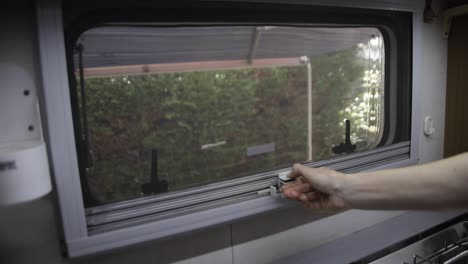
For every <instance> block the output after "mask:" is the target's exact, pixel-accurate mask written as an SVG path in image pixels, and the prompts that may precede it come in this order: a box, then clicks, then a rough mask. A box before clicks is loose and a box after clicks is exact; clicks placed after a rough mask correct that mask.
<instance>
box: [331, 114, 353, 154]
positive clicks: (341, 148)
mask: <svg viewBox="0 0 468 264" xmlns="http://www.w3.org/2000/svg"><path fill="white" fill-rule="evenodd" d="M345 123H346V135H345V136H346V137H345V142H343V143H341V144H340V145H338V146H333V147H332V151H333V153H335V154H343V153H352V152H354V151H356V144H352V143H351V122H350V121H349V120H348V119H346V121H345Z"/></svg>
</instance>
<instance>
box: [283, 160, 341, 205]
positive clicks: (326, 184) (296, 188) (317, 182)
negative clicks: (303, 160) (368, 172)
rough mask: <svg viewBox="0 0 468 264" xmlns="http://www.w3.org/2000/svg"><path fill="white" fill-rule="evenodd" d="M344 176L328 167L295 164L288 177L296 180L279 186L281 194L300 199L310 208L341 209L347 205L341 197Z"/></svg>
mask: <svg viewBox="0 0 468 264" xmlns="http://www.w3.org/2000/svg"><path fill="white" fill-rule="evenodd" d="M345 176H346V175H345V174H343V173H340V172H337V171H334V170H332V169H329V168H317V169H316V168H309V167H306V166H303V165H301V164H295V165H294V166H293V169H292V171H291V172H290V173H289V175H288V177H289V178H292V179H297V181H296V182H294V183H290V184H285V185H283V186H282V187H281V188H282V190H283V196H284V197H285V198H289V199H293V200H297V201H301V202H303V203H304V204H305V205H306V207H308V208H311V209H343V208H346V207H348V205H347V203H346V201H345V199H344V198H343V187H344V186H345V184H346V177H345Z"/></svg>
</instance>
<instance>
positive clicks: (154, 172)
mask: <svg viewBox="0 0 468 264" xmlns="http://www.w3.org/2000/svg"><path fill="white" fill-rule="evenodd" d="M168 190H169V183H168V182H167V181H166V180H159V177H158V150H157V149H152V150H151V181H150V182H149V183H145V184H142V185H141V191H142V192H143V193H144V194H155V193H163V192H167V191H168Z"/></svg>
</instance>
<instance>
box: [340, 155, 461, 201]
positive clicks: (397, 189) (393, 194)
mask: <svg viewBox="0 0 468 264" xmlns="http://www.w3.org/2000/svg"><path fill="white" fill-rule="evenodd" d="M341 189H342V190H341V196H342V197H343V199H344V200H345V201H346V203H347V204H348V206H350V207H353V208H362V209H449V208H468V153H465V154H461V155H458V156H455V157H452V158H449V159H445V160H440V161H437V162H432V163H428V164H423V165H419V166H413V167H406V168H399V169H392V170H382V171H374V172H364V173H356V174H349V175H346V180H345V181H344V184H343V186H342V188H341Z"/></svg>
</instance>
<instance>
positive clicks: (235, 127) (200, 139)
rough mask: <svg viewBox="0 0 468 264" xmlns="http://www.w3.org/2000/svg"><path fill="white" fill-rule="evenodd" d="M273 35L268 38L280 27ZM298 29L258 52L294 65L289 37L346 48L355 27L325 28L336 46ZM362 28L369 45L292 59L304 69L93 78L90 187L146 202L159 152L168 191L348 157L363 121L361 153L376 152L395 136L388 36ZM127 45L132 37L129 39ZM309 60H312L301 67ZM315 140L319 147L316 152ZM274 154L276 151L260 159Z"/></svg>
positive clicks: (109, 196)
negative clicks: (390, 124)
mask: <svg viewBox="0 0 468 264" xmlns="http://www.w3.org/2000/svg"><path fill="white" fill-rule="evenodd" d="M201 29H202V30H203V29H207V31H209V28H201ZM268 30H270V31H269V32H267V33H265V34H266V37H268V35H267V34H268V33H271V32H273V33H274V32H275V30H277V28H276V27H272V28H268ZM278 30H281V28H280V27H278ZM295 30H296V29H295V28H288V29H287V30H286V31H280V32H279V33H278V34H277V35H274V37H276V39H277V40H278V44H277V45H275V44H274V43H273V44H272V43H264V44H265V46H262V42H261V41H262V39H261V38H260V40H259V41H260V42H259V44H258V47H257V48H258V49H261V48H264V49H270V50H273V51H275V49H277V50H278V53H281V55H282V56H283V57H284V54H286V53H285V52H284V50H283V49H285V47H283V45H281V41H282V39H291V38H296V41H298V42H301V43H302V44H301V45H303V46H304V47H308V46H314V45H315V46H317V44H315V43H316V42H317V43H319V45H318V46H317V47H316V49H319V47H320V46H323V45H328V46H330V47H332V46H334V45H337V43H336V41H340V40H336V39H333V37H336V35H337V34H340V32H345V31H346V30H347V29H346V28H338V29H335V32H334V31H333V30H334V29H325V31H324V32H325V33H328V34H331V33H334V35H332V37H329V38H326V37H327V35H326V34H325V35H324V34H319V35H314V34H318V33H317V32H318V31H317V29H311V31H310V34H309V35H307V34H305V33H307V29H297V32H299V33H300V34H299V33H297V35H294V33H295ZM314 30H315V31H314ZM326 30H328V31H326ZM349 30H358V31H359V30H360V28H352V29H349ZM361 31H362V32H359V36H360V39H358V40H353V41H354V42H353V41H350V43H351V44H349V45H345V46H344V47H343V45H341V46H340V45H338V47H337V48H336V49H332V50H328V51H326V52H315V53H314V52H312V51H311V50H313V48H311V50H309V52H310V53H308V50H307V49H304V50H300V51H297V50H293V51H291V52H290V53H291V54H286V55H289V56H288V57H291V58H297V61H298V62H297V64H295V65H275V64H273V63H272V64H271V65H264V66H262V67H252V65H250V64H249V63H246V64H245V65H244V66H241V67H232V68H229V67H227V68H221V69H216V68H211V69H203V70H197V68H194V69H191V70H186V69H184V70H182V71H177V70H172V71H166V72H165V71H160V72H142V73H139V74H126V73H125V72H124V73H121V72H119V73H115V72H114V73H112V72H111V74H106V75H105V76H85V80H84V87H85V96H86V101H85V102H86V108H87V109H86V113H85V114H86V116H87V122H88V123H87V127H88V131H87V133H88V137H89V146H90V149H89V155H90V156H91V159H92V160H93V162H92V163H93V166H92V167H90V168H89V169H88V170H87V179H88V183H89V187H90V190H91V192H92V194H93V196H94V197H95V198H96V199H97V200H98V201H100V202H102V203H110V202H115V201H119V200H126V199H130V198H136V197H139V196H142V195H144V194H143V192H142V185H143V184H144V183H147V182H149V181H150V172H151V170H152V166H153V167H154V166H155V164H154V163H152V160H154V159H153V158H154V157H152V155H157V165H156V166H157V168H156V172H157V175H158V177H159V179H161V180H166V181H167V182H168V191H177V190H183V189H187V188H190V187H195V186H200V185H206V184H209V183H213V182H217V181H221V180H226V179H232V178H238V177H242V176H246V175H251V174H255V173H260V172H265V171H269V170H273V169H278V168H284V167H288V166H290V165H291V164H293V163H295V162H304V161H310V160H312V161H319V160H324V159H328V158H331V157H334V156H336V155H337V154H334V153H333V152H332V147H333V146H335V145H338V144H340V143H341V142H343V141H344V140H345V139H344V134H345V128H344V120H350V121H351V140H352V142H353V144H356V145H357V151H362V150H367V149H372V148H374V147H376V146H377V145H378V144H379V142H380V138H381V137H382V133H383V129H384V127H383V121H384V120H383V116H384V115H383V112H384V103H383V102H384V100H383V99H384V79H385V78H384V65H385V63H384V59H385V58H384V53H385V52H384V43H383V37H382V36H381V35H380V32H379V31H378V30H377V29H372V28H362V30H361ZM284 32H287V33H284ZM153 33H155V34H157V33H158V28H154V29H153ZM273 33H271V34H273ZM86 34H87V33H86V32H85V33H84V34H83V36H82V38H81V39H80V40H79V41H81V42H83V44H84V51H83V54H84V55H85V56H84V64H85V70H86V69H92V68H93V67H88V68H87V67H86V60H87V58H88V57H89V56H91V55H93V54H90V53H87V52H89V49H88V51H87V47H89V46H92V44H93V43H88V44H87V42H86V41H87V38H86V37H87V36H86ZM304 34H305V35H304ZM324 36H325V39H324ZM126 37H128V38H131V37H132V35H128V36H126V35H122V36H121V38H126ZM145 37H147V38H149V37H151V35H150V34H148V35H145ZM166 37H167V38H171V37H174V38H175V37H181V36H180V35H177V34H174V35H173V36H171V35H170V34H169V35H168V36H166ZM266 37H265V38H266ZM232 38H233V40H232V41H236V38H241V36H240V34H239V35H236V34H233V36H232ZM182 40H183V36H182ZM182 40H181V42H182ZM206 42H207V43H211V39H207V41H206ZM207 45H208V44H207ZM210 45H211V44H210ZM185 46H186V45H184V47H185ZM246 46H249V43H246ZM121 48H122V49H125V47H121ZM175 48H177V47H175ZM222 48H223V47H221V48H220V49H221V50H222ZM225 48H226V49H229V47H225ZM91 49H92V48H91ZM194 49H196V48H194ZM286 49H287V47H286ZM120 52H124V51H122V50H121V51H120ZM194 52H195V51H194ZM174 54H177V52H174ZM273 54H274V52H273ZM86 55H89V56H88V57H87V56H86ZM299 55H300V56H299ZM103 57H106V56H103ZM304 57H305V58H307V59H308V62H307V61H306V62H304V61H303V60H301V58H304ZM229 59H232V58H229ZM268 59H269V58H268ZM206 61H210V57H209V56H207V58H206ZM253 61H255V59H254V60H253ZM145 63H146V62H145ZM145 63H142V64H145ZM164 63H167V61H165V62H164ZM176 63H177V64H180V65H183V63H184V62H183V61H178V62H176ZM307 63H310V65H307ZM155 64H157V63H155ZM106 66H108V65H106ZM109 68H110V69H111V68H112V66H110V67H109ZM85 72H86V71H85ZM309 78H310V80H309ZM309 81H311V87H309V84H308V82H309ZM308 89H311V99H312V100H311V107H312V108H311V112H310V113H309V112H308V104H309V102H308ZM82 96H83V95H81V94H80V97H81V99H83V98H82ZM82 110H83V109H82ZM309 115H311V116H309ZM310 117H311V120H312V126H311V130H310V131H309V128H308V118H310ZM310 135H311V139H312V149H309V146H308V144H307V141H308V137H309V136H310ZM262 148H263V149H266V150H263V151H253V152H252V151H250V150H252V149H257V150H258V149H262ZM249 151H250V152H249ZM310 151H311V153H312V156H311V157H310V156H309V152H310ZM310 158H311V159H310Z"/></svg>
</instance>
